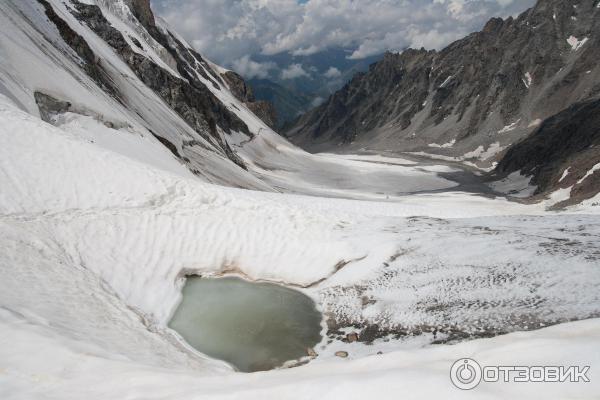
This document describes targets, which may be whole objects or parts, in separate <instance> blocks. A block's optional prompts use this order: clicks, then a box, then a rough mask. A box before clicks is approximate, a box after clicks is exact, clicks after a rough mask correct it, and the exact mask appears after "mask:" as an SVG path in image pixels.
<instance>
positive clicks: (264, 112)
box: [221, 71, 277, 129]
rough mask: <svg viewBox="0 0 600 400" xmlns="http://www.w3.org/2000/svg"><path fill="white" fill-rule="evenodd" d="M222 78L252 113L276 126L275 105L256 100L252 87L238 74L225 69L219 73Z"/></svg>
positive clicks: (271, 125)
mask: <svg viewBox="0 0 600 400" xmlns="http://www.w3.org/2000/svg"><path fill="white" fill-rule="evenodd" d="M221 77H222V78H223V80H224V81H225V82H226V83H227V86H229V90H230V91H231V93H232V94H233V95H234V96H235V97H236V98H237V99H238V100H239V101H241V102H243V103H244V104H245V105H246V106H247V107H248V108H249V109H250V111H252V112H253V113H254V114H256V115H257V116H258V117H259V118H260V119H262V120H263V121H264V122H265V123H266V124H267V125H268V126H270V127H271V128H273V129H275V127H276V126H277V113H276V112H275V107H274V106H273V104H271V103H269V102H268V101H263V100H256V97H254V92H253V91H252V87H250V85H248V84H247V83H246V81H244V78H242V77H241V76H240V75H239V74H237V73H235V72H233V71H226V72H223V73H222V74H221Z"/></svg>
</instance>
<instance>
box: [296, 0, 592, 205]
mask: <svg viewBox="0 0 600 400" xmlns="http://www.w3.org/2000/svg"><path fill="white" fill-rule="evenodd" d="M599 56H600V2H598V1H597V0H568V1H563V0H539V1H538V2H537V4H536V5H535V7H533V8H531V9H529V10H527V11H525V12H524V13H522V14H521V15H519V16H518V17H515V18H512V17H509V18H508V19H506V20H502V19H500V18H493V19H491V20H490V21H489V22H488V23H487V24H486V25H485V27H484V28H483V30H482V31H481V32H476V33H473V34H471V35H469V36H467V37H466V38H464V39H462V40H459V41H457V42H454V43H452V44H450V45H449V46H448V47H446V48H445V49H443V50H441V51H433V50H431V51H427V50H424V49H421V50H414V49H408V50H406V51H403V52H402V53H400V54H393V53H387V54H386V55H385V57H384V59H383V60H382V61H380V62H378V63H375V64H373V65H371V67H370V69H369V71H368V72H366V73H362V74H358V75H356V76H355V77H354V78H353V79H352V80H351V81H350V82H349V83H348V84H347V85H346V86H344V87H343V88H342V89H341V90H339V91H338V92H336V93H335V94H333V95H332V96H331V97H330V98H329V99H328V100H327V101H326V102H325V103H324V104H322V105H321V106H319V107H317V108H315V109H313V110H312V111H310V112H308V113H307V114H305V115H304V116H302V117H301V119H300V120H299V121H297V123H296V124H295V126H293V127H291V128H290V129H289V130H288V131H287V133H286V135H287V136H288V137H289V138H290V139H291V140H292V141H293V142H295V143H296V144H299V145H301V146H302V147H304V148H306V149H308V150H311V151H323V150H331V149H338V150H342V149H343V151H350V150H354V151H356V150H367V151H374V152H381V151H391V152H414V153H418V154H426V155H429V156H433V157H437V158H444V159H448V160H456V161H462V162H470V163H473V164H475V165H477V166H478V167H481V168H486V169H489V168H493V167H494V166H496V164H497V162H498V161H499V160H501V159H502V157H503V155H504V154H505V153H506V152H507V149H509V148H512V149H513V150H510V151H509V152H510V154H513V155H514V154H515V153H516V152H519V153H523V152H528V151H532V152H535V151H536V150H535V148H531V146H530V145H528V144H527V143H530V142H526V143H524V144H522V145H521V144H519V143H520V141H521V140H522V139H524V138H526V137H528V136H529V135H531V134H532V133H534V132H538V133H537V135H538V136H540V135H543V134H544V132H548V129H547V124H546V123H545V122H544V121H546V120H547V119H548V118H551V117H553V116H555V115H557V117H556V118H560V117H561V116H562V117H564V115H565V114H562V115H560V114H559V113H561V112H563V110H566V109H567V108H569V107H571V106H574V105H576V104H579V103H584V102H589V101H592V100H594V99H597V98H598V97H599V96H600V67H599V64H598V62H597V60H598V57H599ZM590 129H592V131H593V134H596V133H597V129H596V130H595V129H594V128H590ZM539 131H543V132H541V133H540V132H539ZM555 142H556V147H555V148H553V149H552V152H553V153H552V154H551V153H548V152H546V153H545V154H546V156H545V158H544V159H543V160H539V161H540V163H539V164H537V165H535V166H532V165H528V166H527V167H526V168H525V165H522V164H519V163H518V162H516V160H515V158H514V157H513V156H511V158H509V159H507V160H506V161H504V163H502V164H501V165H500V166H499V168H498V170H496V172H497V175H496V177H500V178H501V177H504V176H505V175H506V173H508V172H510V173H513V172H517V171H520V170H523V172H526V173H527V175H530V176H531V175H533V178H534V179H533V180H532V183H534V184H537V183H540V184H539V185H538V190H537V192H536V193H537V194H542V193H547V192H548V191H549V190H551V189H556V188H557V184H558V181H559V179H560V177H561V174H562V173H563V172H564V170H566V169H567V168H568V167H569V166H570V164H568V163H567V164H561V163H558V162H557V161H556V160H555V159H556V157H555V156H556V155H557V154H559V153H561V154H562V155H563V156H561V157H558V158H560V159H561V160H563V161H565V162H567V161H566V160H567V159H570V161H569V162H574V159H577V158H579V157H581V154H580V153H577V152H576V151H575V148H573V152H572V153H571V154H569V156H567V155H566V154H564V152H565V150H564V149H563V148H562V147H561V146H562V145H563V142H562V141H560V140H556V141H555ZM519 146H523V147H519ZM525 146H527V147H525ZM517 148H520V149H521V150H517ZM525 149H527V150H525ZM532 156H533V155H532ZM509 160H510V161H509ZM548 160H554V161H552V165H553V167H552V168H551V169H552V171H553V172H552V178H551V179H550V181H551V184H550V183H548V177H547V176H546V177H543V178H542V177H540V176H539V174H540V173H541V172H539V171H540V170H545V171H546V172H544V174H546V175H547V174H548V172H547V171H548V167H546V164H545V163H546V162H547V161H548ZM598 162H600V158H599V157H598V155H596V156H595V157H591V158H590V156H589V154H588V155H586V162H580V163H576V164H577V165H578V166H579V167H578V168H573V169H572V172H575V171H577V172H576V173H574V174H573V176H572V179H581V178H583V176H585V174H586V173H587V171H588V170H589V168H592V167H593V166H594V165H595V163H598ZM542 181H543V183H542ZM565 182H566V181H565ZM563 183H564V182H563ZM597 190H598V189H597ZM597 190H596V192H597ZM586 191H587V192H590V193H591V192H593V190H586Z"/></svg>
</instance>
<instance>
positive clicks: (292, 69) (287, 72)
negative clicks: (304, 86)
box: [281, 64, 309, 79]
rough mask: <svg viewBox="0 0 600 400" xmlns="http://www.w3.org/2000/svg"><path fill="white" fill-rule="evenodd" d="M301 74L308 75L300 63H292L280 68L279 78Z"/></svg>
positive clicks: (294, 77)
mask: <svg viewBox="0 0 600 400" xmlns="http://www.w3.org/2000/svg"><path fill="white" fill-rule="evenodd" d="M301 76H309V74H308V72H306V71H305V70H304V68H302V65H300V64H292V65H290V66H289V67H287V68H285V69H283V70H281V79H296V78H300V77H301Z"/></svg>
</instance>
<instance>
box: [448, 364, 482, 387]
mask: <svg viewBox="0 0 600 400" xmlns="http://www.w3.org/2000/svg"><path fill="white" fill-rule="evenodd" d="M450 380H451V381H452V383H453V384H454V386H456V387H457V388H459V389H462V390H471V389H475V387H477V385H479V382H481V366H480V365H479V364H478V363H477V361H475V360H472V359H470V358H461V359H460V360H458V361H456V362H455V363H454V364H452V368H450Z"/></svg>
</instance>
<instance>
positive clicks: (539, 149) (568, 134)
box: [495, 100, 600, 206]
mask: <svg viewBox="0 0 600 400" xmlns="http://www.w3.org/2000/svg"><path fill="white" fill-rule="evenodd" d="M599 163H600V100H594V101H588V102H583V103H577V104H574V105H573V106H571V107H569V108H568V109H566V110H564V111H562V112H560V113H558V114H556V115H554V116H552V117H550V118H548V119H547V120H546V121H544V122H543V123H542V125H541V126H540V127H539V129H537V130H536V131H535V132H534V133H533V134H532V135H531V136H529V137H527V138H526V139H524V140H523V141H521V142H519V143H517V144H515V145H514V146H512V147H511V148H510V149H509V150H508V152H507V153H506V155H505V156H504V158H503V159H502V161H500V163H499V164H498V167H497V168H496V170H495V173H496V174H497V175H500V176H506V175H508V174H510V173H512V172H515V171H520V172H521V174H523V175H532V180H531V183H532V184H534V185H537V191H536V194H539V195H544V194H547V193H548V192H550V191H553V190H555V189H558V188H569V187H572V190H571V198H570V199H569V200H568V201H566V202H564V203H562V204H559V205H558V206H561V205H570V204H575V203H578V202H580V201H582V200H586V199H589V198H592V197H594V196H595V195H596V194H597V193H598V192H600V171H597V172H594V173H592V174H590V175H588V171H590V170H591V169H592V168H593V167H594V166H595V165H597V164H599ZM586 175H587V177H586ZM583 178H585V179H583Z"/></svg>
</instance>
